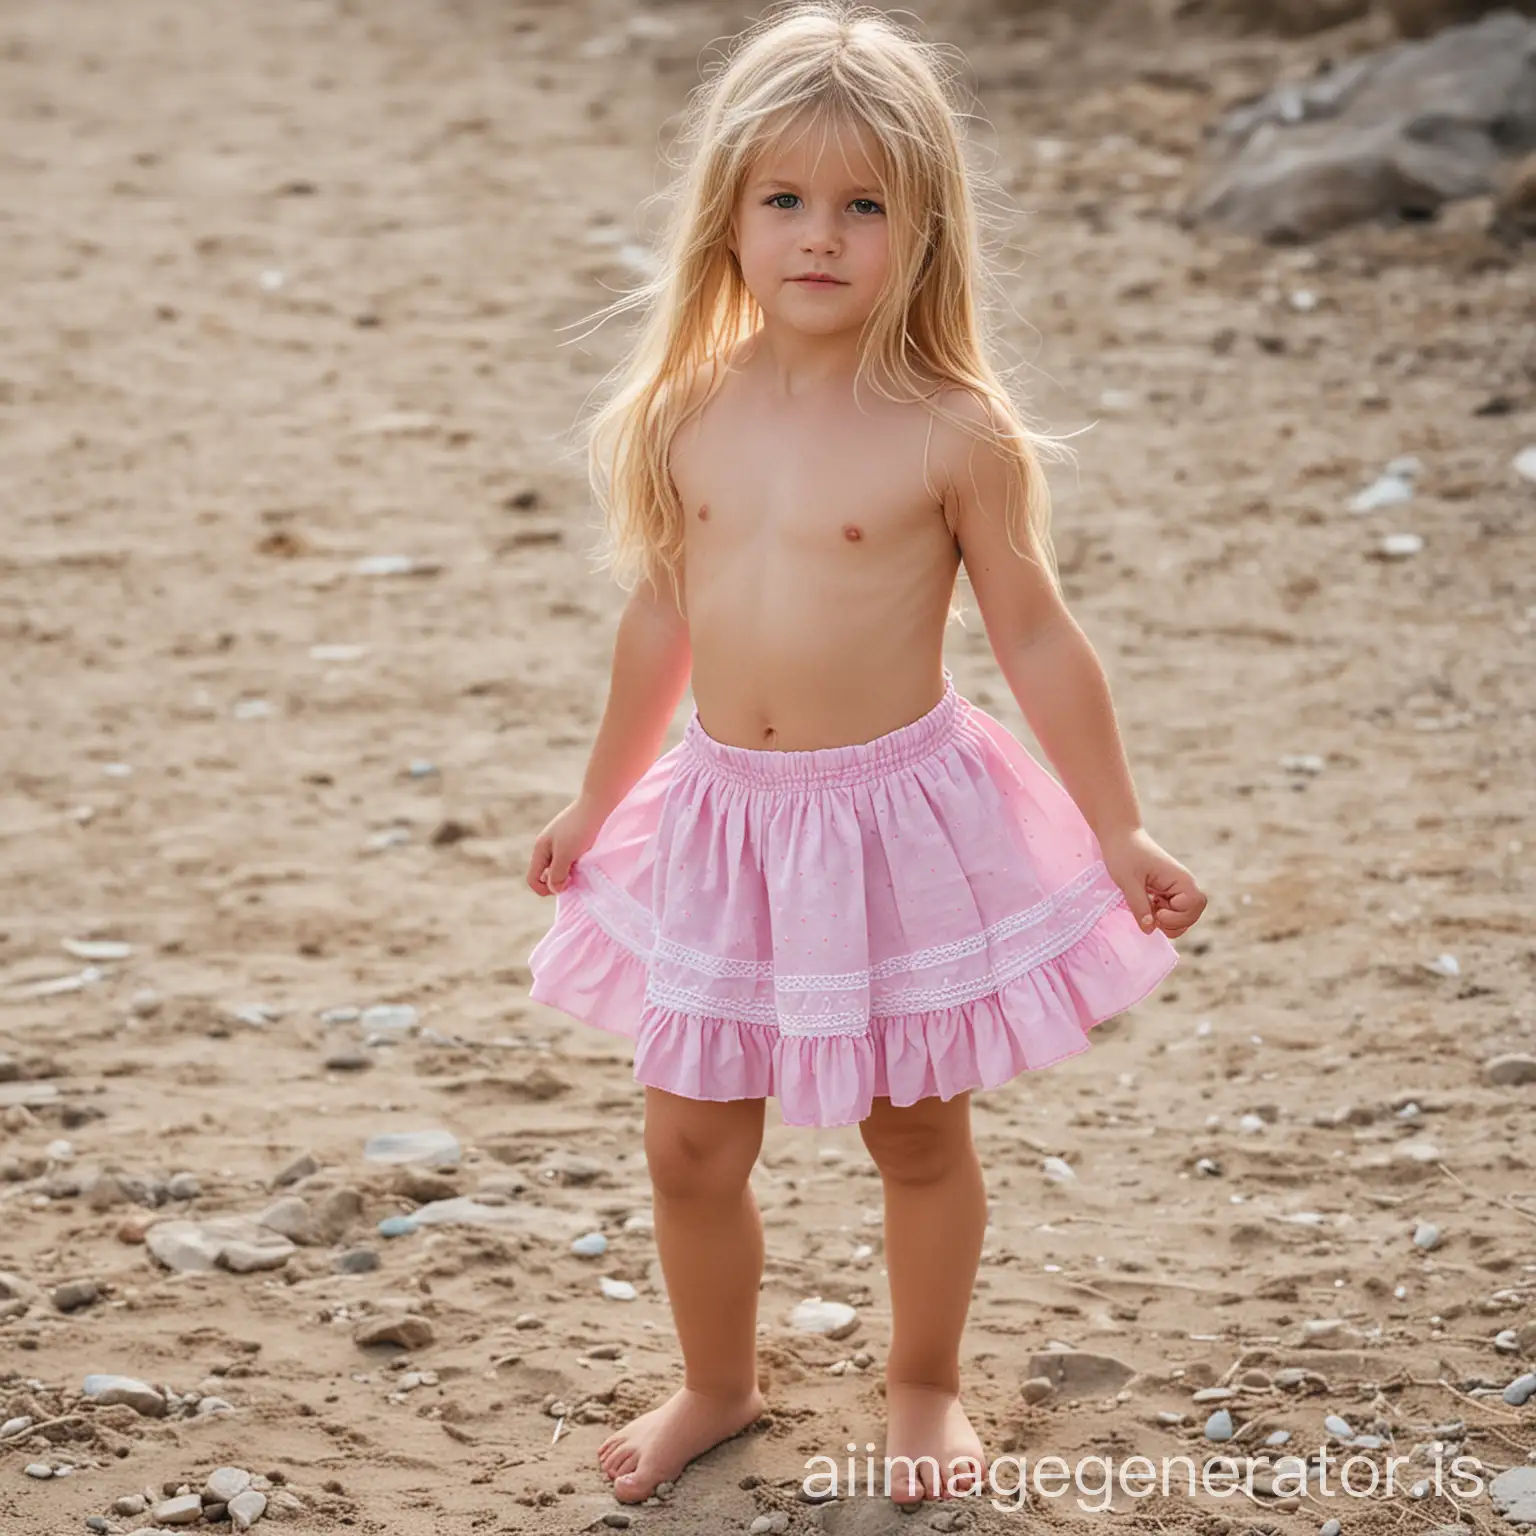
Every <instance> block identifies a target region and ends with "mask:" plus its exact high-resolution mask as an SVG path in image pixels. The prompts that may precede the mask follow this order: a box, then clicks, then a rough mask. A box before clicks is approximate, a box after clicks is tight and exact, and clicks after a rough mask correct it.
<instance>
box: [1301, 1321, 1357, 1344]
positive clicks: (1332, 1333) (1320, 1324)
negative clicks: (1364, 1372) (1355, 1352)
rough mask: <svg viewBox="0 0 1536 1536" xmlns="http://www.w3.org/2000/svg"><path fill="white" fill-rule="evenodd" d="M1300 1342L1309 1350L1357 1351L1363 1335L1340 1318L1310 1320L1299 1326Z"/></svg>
mask: <svg viewBox="0 0 1536 1536" xmlns="http://www.w3.org/2000/svg"><path fill="white" fill-rule="evenodd" d="M1301 1342H1302V1344H1303V1345H1304V1346H1305V1347H1307V1348H1309V1349H1359V1348H1361V1347H1362V1346H1363V1345H1364V1343H1365V1335H1364V1334H1363V1333H1361V1332H1360V1330H1359V1329H1358V1328H1356V1327H1354V1326H1353V1325H1351V1324H1350V1323H1347V1322H1345V1321H1344V1319H1343V1318H1341V1317H1321V1318H1311V1319H1309V1320H1308V1321H1307V1322H1305V1323H1303V1324H1302V1325H1301Z"/></svg>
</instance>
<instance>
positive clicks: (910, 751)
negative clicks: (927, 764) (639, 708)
mask: <svg viewBox="0 0 1536 1536" xmlns="http://www.w3.org/2000/svg"><path fill="white" fill-rule="evenodd" d="M969 707H970V706H969V704H968V702H967V700H966V699H965V698H964V697H962V695H961V694H959V693H957V692H956V690H955V680H954V678H953V676H952V675H951V674H950V670H949V668H948V667H945V668H944V696H943V698H941V699H940V700H939V702H938V703H937V704H935V705H934V706H933V708H932V709H930V710H929V711H928V713H927V714H926V715H922V716H920V717H919V718H918V719H916V720H914V721H912V723H911V724H910V725H903V726H898V727H897V729H896V730H894V731H888V732H886V734H885V735H884V736H876V737H875V738H874V740H873V741H858V742H853V743H850V744H849V745H848V746H843V747H813V748H811V749H810V750H809V751H799V752H779V751H775V750H773V749H771V748H758V747H735V746H730V745H728V744H727V743H726V742H723V741H716V740H715V738H714V737H713V736H711V735H710V734H709V733H708V732H707V731H706V730H705V729H704V727H703V725H702V724H701V723H700V721H699V712H698V710H694V712H693V716H692V718H691V719H690V720H689V721H688V725H687V727H686V729H685V730H684V732H683V744H684V746H685V747H686V748H687V749H688V751H689V753H690V754H691V755H692V756H693V758H694V759H695V760H696V761H697V762H698V763H699V764H700V765H701V766H702V767H703V769H704V771H705V772H706V773H710V774H714V775H716V776H717V777H720V778H723V779H729V780H731V781H732V782H733V783H736V784H745V785H748V786H750V787H753V788H759V789H816V788H825V787H828V786H833V785H848V784H865V783H868V782H869V781H870V780H872V779H879V778H883V777H884V776H885V775H886V774H888V773H893V772H895V771H896V770H897V769H899V768H907V767H910V766H911V765H912V764H913V763H916V762H920V761H921V760H922V759H923V758H925V757H928V756H931V755H932V754H933V753H934V752H937V751H938V750H939V749H940V748H941V747H942V746H944V745H945V744H946V743H947V742H948V741H950V740H951V739H952V738H953V737H954V735H955V734H956V732H957V731H958V730H959V729H960V727H961V725H962V723H963V722H964V719H965V715H966V713H967V711H968V709H969Z"/></svg>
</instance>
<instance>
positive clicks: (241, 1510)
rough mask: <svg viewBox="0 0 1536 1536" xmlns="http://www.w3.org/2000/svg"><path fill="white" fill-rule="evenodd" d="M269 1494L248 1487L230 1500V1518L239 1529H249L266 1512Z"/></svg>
mask: <svg viewBox="0 0 1536 1536" xmlns="http://www.w3.org/2000/svg"><path fill="white" fill-rule="evenodd" d="M266 1508H267V1496H266V1494H264V1493H262V1492H261V1491H260V1490H259V1489H256V1488H248V1489H246V1491H245V1492H244V1493H241V1494H237V1495H236V1496H235V1497H234V1498H232V1499H231V1500H230V1501H229V1518H230V1521H231V1522H232V1523H233V1525H234V1527H235V1529H236V1530H237V1531H248V1530H250V1528H251V1527H252V1526H253V1525H255V1523H256V1522H257V1521H258V1520H260V1519H261V1517H262V1515H263V1514H265V1513H266Z"/></svg>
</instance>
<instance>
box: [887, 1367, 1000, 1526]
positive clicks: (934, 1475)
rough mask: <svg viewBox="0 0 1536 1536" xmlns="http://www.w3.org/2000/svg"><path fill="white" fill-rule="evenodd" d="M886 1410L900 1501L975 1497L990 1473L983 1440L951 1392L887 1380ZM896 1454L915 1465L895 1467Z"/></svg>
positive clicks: (893, 1480)
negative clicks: (988, 1472) (958, 1496)
mask: <svg viewBox="0 0 1536 1536" xmlns="http://www.w3.org/2000/svg"><path fill="white" fill-rule="evenodd" d="M885 1409H886V1416H887V1425H886V1432H885V1457H886V1466H887V1468H888V1469H889V1471H888V1476H889V1478H890V1484H891V1487H890V1495H891V1498H892V1499H893V1500H894V1501H895V1502H896V1503H898V1504H916V1503H920V1502H921V1501H922V1500H923V1499H945V1498H951V1497H954V1496H956V1495H960V1496H962V1497H974V1496H975V1494H976V1493H978V1492H979V1491H980V1489H981V1487H982V1486H983V1480H984V1479H985V1477H986V1472H987V1460H986V1456H985V1455H984V1454H983V1452H982V1448H981V1437H980V1436H979V1435H977V1433H976V1431H975V1430H974V1429H972V1428H971V1421H970V1420H969V1419H968V1418H967V1417H966V1416H965V1410H964V1409H963V1408H962V1407H961V1406H960V1399H959V1398H958V1397H957V1396H956V1395H955V1394H954V1393H953V1392H944V1391H941V1390H940V1389H939V1388H937V1387H919V1386H910V1385H907V1384H905V1383H902V1382H887V1383H886V1388H885ZM898 1456H906V1457H910V1458H911V1460H912V1462H913V1463H914V1465H913V1466H912V1467H908V1466H907V1464H906V1462H902V1463H900V1464H899V1465H894V1464H893V1462H894V1459H895V1458H896V1457H898ZM925 1458H927V1459H925Z"/></svg>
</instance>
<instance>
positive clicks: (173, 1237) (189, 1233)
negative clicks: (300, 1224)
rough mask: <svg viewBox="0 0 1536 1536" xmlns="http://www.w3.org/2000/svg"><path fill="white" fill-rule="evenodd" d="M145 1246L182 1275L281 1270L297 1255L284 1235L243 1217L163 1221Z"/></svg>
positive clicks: (150, 1232)
mask: <svg viewBox="0 0 1536 1536" xmlns="http://www.w3.org/2000/svg"><path fill="white" fill-rule="evenodd" d="M144 1243H145V1246H146V1247H147V1248H148V1249H149V1251H150V1253H151V1254H153V1255H154V1257H155V1258H156V1259H157V1260H158V1261H159V1262H160V1263H161V1264H163V1265H164V1266H165V1267H166V1268H167V1269H173V1270H176V1271H177V1272H178V1273H180V1274H208V1273H211V1272H212V1271H213V1270H216V1269H219V1268H224V1269H230V1270H233V1271H235V1272H236V1273H237V1274H247V1273H249V1272H251V1271H252V1270H261V1269H281V1268H282V1266H283V1265H284V1264H286V1263H287V1262H288V1260H289V1259H290V1258H291V1257H292V1256H293V1254H294V1252H295V1251H296V1250H295V1248H294V1245H293V1244H292V1243H291V1242H290V1241H289V1240H288V1239H287V1238H286V1237H283V1236H282V1235H281V1234H280V1233H277V1232H273V1231H271V1230H270V1229H269V1228H267V1227H263V1226H261V1225H260V1224H259V1223H258V1222H254V1221H251V1220H249V1219H247V1218H246V1217H243V1216H228V1217H218V1218H212V1219H210V1220H208V1221H159V1222H156V1223H155V1225H154V1226H152V1227H151V1228H150V1229H149V1231H148V1232H147V1233H145V1235H144Z"/></svg>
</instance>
